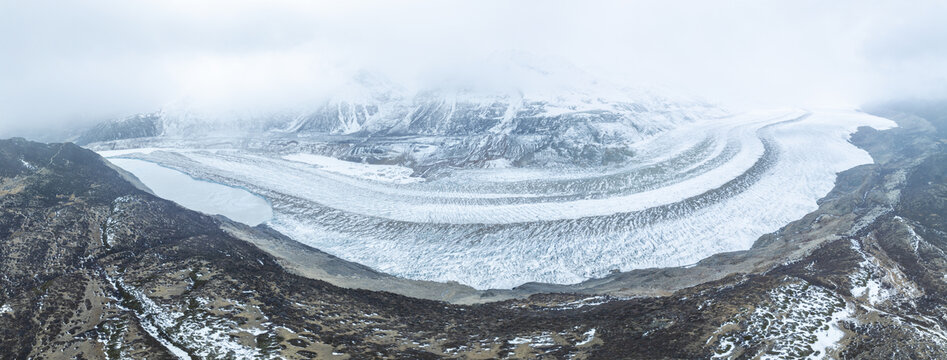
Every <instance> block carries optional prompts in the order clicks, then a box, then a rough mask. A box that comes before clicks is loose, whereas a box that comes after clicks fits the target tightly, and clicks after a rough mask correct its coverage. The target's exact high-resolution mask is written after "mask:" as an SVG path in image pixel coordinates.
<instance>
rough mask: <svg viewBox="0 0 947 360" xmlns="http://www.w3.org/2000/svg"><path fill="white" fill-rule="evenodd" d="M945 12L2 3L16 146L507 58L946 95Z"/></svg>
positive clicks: (815, 87) (679, 85)
mask: <svg viewBox="0 0 947 360" xmlns="http://www.w3.org/2000/svg"><path fill="white" fill-rule="evenodd" d="M945 19H947V2H945V1H930V2H927V1H800V0H793V1H759V0H754V1H708V0H699V1H647V2H645V1H641V2H630V1H614V2H604V1H603V2H597V1H573V2H557V1H548V0H546V1H483V0H469V1H332V2H319V1H285V0H275V1H274V0H270V1H259V2H243V1H233V0H228V1H195V0H172V1H168V0H163V1H153V2H149V1H127V0H117V1H108V0H86V1H65V0H57V1H42V0H39V1H37V0H31V1H19V0H0V138H5V137H8V136H9V135H15V134H17V133H19V132H23V131H25V130H28V129H43V128H53V127H61V126H62V125H63V124H68V123H75V122H78V121H86V122H88V121H94V120H101V119H104V118H108V117H113V116H119V115H123V114H129V113H136V112H150V111H154V110H157V109H159V108H161V107H162V106H163V105H165V104H168V103H171V102H175V101H182V100H183V99H186V100H187V101H189V102H190V103H193V104H197V105H196V106H203V107H206V108H208V109H229V108H243V109H248V108H259V109H273V108H280V107H289V106H296V105H298V104H301V103H307V102H313V101H317V100H318V99H321V98H324V97H325V96H327V95H328V94H331V93H332V91H333V90H334V89H337V88H338V87H339V86H340V85H341V84H344V83H345V82H346V80H347V79H349V78H350V77H351V76H352V74H354V73H356V72H358V71H369V72H373V73H378V74H383V75H384V76H386V77H388V78H391V79H392V80H394V81H396V82H398V83H401V84H404V85H405V86H408V87H412V88H424V87H432V86H439V85H440V84H441V83H444V82H458V81H459V82H466V81H470V82H478V81H479V82H487V83H492V82H491V81H492V80H508V79H509V77H508V76H507V75H508V74H498V73H496V72H495V71H494V68H491V67H489V66H482V64H483V63H485V61H486V60H487V59H488V58H489V57H490V56H491V54H497V53H501V54H503V53H525V54H530V56H533V57H535V58H548V59H557V61H562V62H567V63H571V64H574V65H575V66H576V67H577V68H581V69H583V70H585V71H587V72H589V73H591V74H595V75H596V76H600V77H602V78H605V79H608V80H609V81H611V82H613V83H618V84H621V85H627V86H638V85H640V84H647V85H649V86H659V87H661V88H663V89H670V90H671V91H675V92H680V93H682V94H686V95H695V96H699V97H702V98H704V99H708V100H710V101H715V102H720V103H722V104H738V105H740V106H780V107H782V106H850V107H854V106H857V105H858V104H860V103H863V102H865V101H869V100H874V99H883V98H892V97H910V96H921V97H944V96H945V95H947V21H945ZM513 79H516V78H515V77H513Z"/></svg>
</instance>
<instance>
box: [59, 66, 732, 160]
mask: <svg viewBox="0 0 947 360" xmlns="http://www.w3.org/2000/svg"><path fill="white" fill-rule="evenodd" d="M505 64H507V65H506V66H505V67H503V66H498V67H502V68H504V69H506V70H502V71H501V72H504V73H507V74H518V75H516V76H514V75H509V77H518V78H519V80H517V81H520V82H522V83H525V84H530V85H529V86H523V87H506V86H491V87H488V88H489V89H484V88H483V87H482V86H446V85H445V86H440V87H436V88H426V89H421V90H406V89H405V87H403V86H400V85H397V84H394V83H392V82H390V81H388V80H386V79H384V78H382V77H380V76H377V75H373V74H369V73H366V72H362V73H359V74H358V75H357V76H355V77H354V78H353V79H352V80H351V82H349V83H348V84H347V85H346V86H343V87H341V88H339V89H337V91H335V92H334V95H333V96H332V97H331V98H329V99H323V100H320V101H314V102H313V103H311V104H306V105H305V106H299V107H297V108H294V109H284V110H281V111H268V112H259V113H208V112H202V111H201V110H200V109H197V108H194V107H192V106H189V105H188V104H187V103H186V102H179V103H174V104H169V105H168V106H166V107H165V108H163V109H161V110H160V111H157V112H155V113H151V114H146V115H143V114H136V115H132V116H129V117H128V118H124V119H119V120H114V121H108V122H105V123H103V124H100V125H99V126H96V127H95V128H93V129H90V130H89V131H87V132H85V133H84V134H82V135H81V136H79V137H78V139H77V142H78V143H80V144H91V143H102V142H109V141H111V142H113V144H112V145H111V146H115V147H135V146H137V145H135V144H136V143H137V142H136V141H125V142H121V141H120V140H129V139H141V138H163V139H196V138H201V137H218V138H219V137H222V136H227V137H231V138H250V139H255V140H256V141H257V142H259V139H274V140H276V139H293V140H295V142H293V143H291V144H292V145H293V146H294V147H295V148H292V149H289V148H287V149H279V148H276V147H280V146H283V145H279V144H280V143H271V144H263V145H261V146H266V147H267V149H266V150H271V151H293V152H298V151H306V152H317V153H321V154H323V155H329V156H336V157H341V158H347V159H355V160H359V161H368V162H381V163H397V164H401V165H407V166H411V167H414V168H417V169H427V168H430V167H431V166H435V165H437V164H440V165H444V164H449V165H451V166H459V167H487V166H492V165H495V164H497V163H503V164H510V165H512V166H546V165H550V164H560V165H572V166H593V165H603V164H620V163H622V162H625V161H627V160H628V159H629V158H630V157H631V156H632V155H633V154H631V153H629V152H628V151H627V148H628V146H629V145H630V144H632V143H635V142H638V141H641V140H643V139H646V138H648V137H650V136H653V135H655V134H658V133H660V132H663V131H666V130H669V129H671V128H674V127H676V126H679V125H681V124H685V123H689V122H693V121H695V120H697V119H709V118H715V117H720V116H722V115H724V114H725V112H724V111H722V110H720V109H719V108H717V107H714V106H712V105H710V104H708V103H705V102H702V101H698V100H693V99H688V98H684V97H672V96H669V95H665V94H662V93H660V92H658V91H656V90H647V91H645V90H640V89H638V90H630V89H624V88H619V87H617V86H613V85H609V84H607V83H605V82H602V81H599V80H596V79H594V78H593V77H591V76H588V75H586V74H584V73H582V72H580V71H578V70H573V69H570V68H568V67H565V66H559V70H558V71H552V70H548V69H549V68H553V67H552V66H549V67H546V68H539V67H536V66H527V65H524V64H522V63H516V62H510V63H505ZM510 64H512V65H510ZM509 68H514V69H515V70H511V69H509ZM562 68H566V70H562ZM562 73H565V74H568V75H560V74H562ZM576 74H578V75H576ZM432 138H433V139H432ZM312 139H317V141H316V142H317V143H319V144H320V145H319V146H311V143H312V142H311V141H309V140H312ZM282 144H290V143H286V142H284V143H282ZM325 144H332V145H329V146H325ZM491 164H492V165H491Z"/></svg>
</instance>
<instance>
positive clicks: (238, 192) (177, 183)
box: [108, 158, 273, 226]
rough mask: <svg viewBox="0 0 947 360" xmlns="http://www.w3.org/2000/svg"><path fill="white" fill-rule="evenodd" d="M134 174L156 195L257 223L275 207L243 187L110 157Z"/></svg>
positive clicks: (199, 208) (249, 222) (245, 221)
mask: <svg viewBox="0 0 947 360" xmlns="http://www.w3.org/2000/svg"><path fill="white" fill-rule="evenodd" d="M108 160H109V161H110V162H112V163H113V164H115V165H117V166H118V167H120V168H122V169H125V170H126V171H128V172H130V173H132V174H134V175H135V176H136V177H138V179H139V180H141V182H142V183H144V184H145V186H147V187H149V188H150V189H151V190H152V191H154V193H155V195H158V196H160V197H162V198H165V199H168V200H171V201H174V202H176V203H178V204H180V205H181V206H184V207H186V208H188V209H191V210H196V211H200V212H203V213H207V214H219V215H223V216H226V217H228V218H230V219H231V220H234V221H239V222H242V223H244V224H247V225H251V226H256V225H259V224H261V223H263V222H264V221H267V220H269V219H270V218H272V217H273V208H272V207H271V206H270V204H269V203H268V202H267V201H266V200H265V199H263V198H262V197H260V196H258V195H255V194H253V193H251V192H249V191H246V190H244V189H240V188H235V187H230V186H226V185H222V184H218V183H214V182H209V181H203V180H197V179H194V178H192V177H190V176H188V175H187V174H185V173H182V172H180V171H177V170H174V169H169V168H166V167H163V166H161V165H158V164H155V163H152V162H148V161H143V160H135V159H117V158H112V159H108Z"/></svg>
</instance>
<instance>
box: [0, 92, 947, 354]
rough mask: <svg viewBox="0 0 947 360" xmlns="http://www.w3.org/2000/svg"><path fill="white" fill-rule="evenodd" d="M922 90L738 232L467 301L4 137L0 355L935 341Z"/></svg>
mask: <svg viewBox="0 0 947 360" xmlns="http://www.w3.org/2000/svg"><path fill="white" fill-rule="evenodd" d="M934 108H936V107H933V106H930V105H929V104H928V105H924V106H923V107H920V108H919V105H916V104H915V105H912V104H908V105H905V104H896V105H886V106H883V107H879V109H877V110H875V111H876V112H877V113H883V114H884V115H886V116H888V117H891V118H894V119H896V120H898V121H899V124H900V125H901V126H900V127H899V128H896V129H891V130H886V131H883V132H879V131H874V130H870V129H863V130H862V131H860V132H859V133H857V134H856V136H855V137H853V139H852V141H853V142H854V143H856V144H857V145H859V146H861V147H863V148H865V149H867V150H868V151H869V152H870V153H871V154H872V156H873V157H874V158H875V160H876V163H875V164H871V165H863V166H859V167H857V168H854V169H852V170H849V171H846V172H844V173H842V174H840V176H839V179H838V182H837V185H836V187H835V189H834V190H833V191H832V193H830V194H829V195H828V196H827V197H826V198H825V199H823V200H822V201H821V202H820V208H819V210H818V211H816V212H814V213H812V214H809V215H807V216H806V217H804V218H803V219H801V220H799V221H796V222H793V223H791V224H789V225H787V226H786V227H784V228H782V229H780V230H779V231H777V232H776V233H773V234H770V235H767V236H764V237H762V238H760V239H759V240H758V241H757V242H756V243H755V244H754V246H753V248H752V249H750V250H748V251H744V252H737V253H726V254H719V255H715V256H713V257H711V258H708V259H706V260H704V261H702V262H700V263H699V264H697V265H696V266H693V267H689V268H669V269H650V270H637V271H632V272H628V273H618V274H613V275H611V276H608V277H606V278H603V279H596V280H590V281H587V282H585V283H582V284H579V285H572V286H559V285H555V286H554V285H546V284H527V285H525V286H522V287H519V288H517V289H514V290H511V291H510V293H508V294H507V296H508V297H510V299H509V300H505V301H499V302H487V303H481V304H475V305H454V304H449V303H444V302H438V301H431V300H421V299H417V298H412V297H406V296H402V295H396V294H393V293H389V292H379V291H370V290H355V289H348V288H343V287H338V286H335V285H332V284H330V283H327V282H325V281H321V280H318V279H316V278H318V276H315V275H314V274H318V273H319V272H320V271H322V273H329V272H332V273H334V274H337V275H339V274H341V275H340V276H346V275H351V277H353V278H355V279H357V278H359V277H369V276H376V275H372V273H371V272H370V271H369V270H366V269H364V268H360V267H358V266H356V265H354V264H348V263H341V262H337V261H338V260H333V259H332V258H330V257H326V258H325V259H326V260H325V262H313V263H303V262H302V261H301V260H300V259H298V258H292V257H291V256H287V255H286V252H285V251H284V252H283V253H282V255H281V253H280V252H279V251H276V250H274V249H275V247H274V246H272V243H273V242H272V241H273V240H265V239H274V238H277V236H275V235H273V234H267V230H266V229H263V228H256V229H252V228H246V227H239V226H238V225H235V224H233V223H230V222H229V221H227V220H226V219H220V218H213V217H208V216H205V215H202V214H199V213H195V212H192V211H188V210H186V209H183V208H181V207H179V206H177V205H175V204H174V203H171V202H168V201H165V200H162V199H159V198H156V197H154V196H153V195H151V194H149V193H147V192H146V191H144V190H142V189H140V188H139V187H136V186H135V185H133V184H132V182H129V181H128V176H127V174H121V173H119V172H117V171H115V170H114V169H112V168H111V167H109V166H108V165H107V164H106V162H104V161H103V160H102V158H100V157H98V156H97V155H95V154H94V153H92V152H90V151H87V150H83V149H81V148H79V147H77V146H74V145H71V144H51V145H44V144H39V143H31V142H27V141H24V140H18V139H14V140H5V141H0V211H2V212H0V269H2V271H0V273H2V274H3V275H2V276H0V357H2V358H10V359H19V358H34V359H39V358H45V359H53V358H89V359H102V358H125V357H133V358H175V357H177V358H261V357H262V358H276V357H283V358H334V357H339V358H386V357H387V358H440V357H457V358H503V357H517V358H527V357H539V358H603V359H612V358H712V357H721V358H741V359H751V358H787V357H789V358H805V357H812V358H820V357H824V356H826V355H831V356H833V357H839V358H864V359H874V358H879V357H886V358H943V357H945V356H947V332H945V331H944V329H945V327H947V319H945V318H944V317H943V314H945V313H947V308H945V307H947V300H945V299H947V277H945V276H944V274H945V273H947V254H945V252H944V251H945V250H947V221H945V219H944V216H945V214H947V139H945V138H944V137H943V131H944V130H943V129H945V128H947V121H945V119H947V117H945V116H944V115H943V114H945V113H943V112H933V113H932V114H931V113H928V111H930V109H934ZM919 109H920V110H919ZM235 228H239V229H238V230H239V231H236V230H234V229H235ZM250 237H253V238H255V239H264V240H260V241H258V242H256V243H253V242H251V241H248V239H249V238H250ZM307 251H313V252H315V251H317V250H315V249H309V250H307ZM327 269H328V270H331V271H327ZM306 275H308V276H306ZM419 286H423V285H419ZM549 292H555V293H549ZM540 293H546V294H540ZM480 294H481V295H482V296H484V297H485V298H490V297H491V296H495V294H490V293H488V292H481V293H480Z"/></svg>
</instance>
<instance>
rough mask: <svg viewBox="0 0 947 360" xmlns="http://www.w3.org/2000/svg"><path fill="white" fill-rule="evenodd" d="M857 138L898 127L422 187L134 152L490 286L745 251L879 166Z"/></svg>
mask: <svg viewBox="0 0 947 360" xmlns="http://www.w3.org/2000/svg"><path fill="white" fill-rule="evenodd" d="M859 126H872V127H876V128H887V127H891V126H894V124H893V122H891V121H888V120H884V119H880V118H876V117H872V116H869V115H865V114H862V113H858V112H853V111H816V112H812V113H807V112H804V111H799V110H780V111H769V112H756V113H746V114H739V115H734V116H729V117H722V118H716V119H706V120H702V121H695V122H690V123H681V124H677V126H676V127H673V128H671V129H668V130H666V131H664V132H660V133H658V134H657V135H654V136H650V137H647V138H644V140H642V141H638V142H634V143H630V144H628V149H629V150H630V151H632V152H633V153H634V154H635V156H634V157H633V158H632V161H629V162H626V163H624V164H623V165H620V166H591V167H575V166H571V167H570V166H562V167H553V168H550V167H544V168H536V167H526V168H523V167H514V166H510V165H509V164H507V165H506V166H483V167H471V168H455V169H453V170H452V171H451V172H449V173H448V174H447V175H442V176H439V177H431V178H427V179H424V181H420V180H421V179H420V178H418V177H416V174H412V173H410V169H408V168H405V167H399V166H395V165H371V164H360V163H348V162H346V161H341V160H338V159H332V158H325V157H319V156H312V155H306V154H303V155H300V154H298V153H292V154H280V153H278V152H277V153H273V152H267V151H262V152H261V151H251V150H215V151H202V150H200V149H196V147H199V144H200V142H199V141H197V142H195V141H193V140H188V141H186V142H176V141H175V140H174V139H168V138H165V139H155V140H152V141H149V142H145V143H143V144H147V146H149V147H150V148H149V149H148V150H147V152H148V153H147V154H146V153H139V154H137V155H135V154H130V152H132V150H125V151H122V152H121V154H122V155H123V156H133V157H138V158H142V159H147V160H150V161H155V162H159V163H161V164H162V165H165V166H169V167H172V168H176V169H179V170H181V171H184V172H186V173H188V174H190V175H192V176H194V177H198V178H204V179H209V180H213V181H217V182H221V183H225V184H229V185H234V186H241V187H245V188H247V189H250V190H251V191H253V192H255V193H257V194H260V195H262V196H264V197H266V198H267V199H268V200H270V201H271V202H272V204H273V212H274V217H273V219H272V220H270V221H269V222H268V224H269V225H270V226H272V227H273V228H275V229H276V230H278V231H280V232H283V233H285V234H286V235H288V236H290V237H292V238H293V239H296V240H297V241H300V242H303V243H306V244H308V245H311V246H313V247H316V248H319V249H321V250H324V251H326V252H329V253H331V254H334V255H336V256H339V257H342V258H344V259H347V260H350V261H355V262H359V263H362V264H366V265H368V266H371V267H373V268H375V269H378V270H380V271H385V272H389V273H392V274H395V275H399V276H404V277H408V278H414V279H424V280H436V281H458V282H460V283H464V284H468V285H471V286H473V287H476V288H481V289H485V288H511V287H514V286H517V285H520V284H522V283H525V282H530V281H539V282H551V283H574V282H579V281H582V280H585V279H588V278H590V277H598V276H602V275H605V274H607V273H608V272H609V271H610V270H612V269H621V270H630V269H635V268H645V267H664V266H680V265H687V264H691V263H694V262H696V261H698V260H700V259H702V258H704V257H707V256H709V255H712V254H714V253H719V252H726V251H734V250H741V249H746V248H748V247H749V246H750V245H752V243H753V241H755V240H756V239H757V238H758V237H759V236H760V235H762V234H765V233H768V232H772V231H774V230H776V229H778V228H779V227H780V226H781V225H783V224H785V223H787V222H789V221H791V220H794V219H796V218H799V217H801V216H802V215H804V214H806V213H808V212H810V211H812V210H814V209H816V207H817V205H816V200H817V199H819V198H821V197H822V196H824V195H825V194H826V193H828V192H829V190H831V188H832V186H833V183H834V180H835V174H836V173H837V172H839V171H842V170H845V169H848V168H851V167H854V166H857V165H860V164H864V163H869V162H871V161H872V160H871V158H870V157H869V156H868V154H867V153H866V152H864V151H862V150H860V149H858V148H856V147H854V146H853V145H851V144H850V143H848V136H849V135H850V134H851V133H853V132H854V131H855V130H856V129H857V128H858V127H859ZM162 147H163V148H166V150H160V149H153V148H162ZM181 148H188V150H181ZM105 154H109V153H105Z"/></svg>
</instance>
